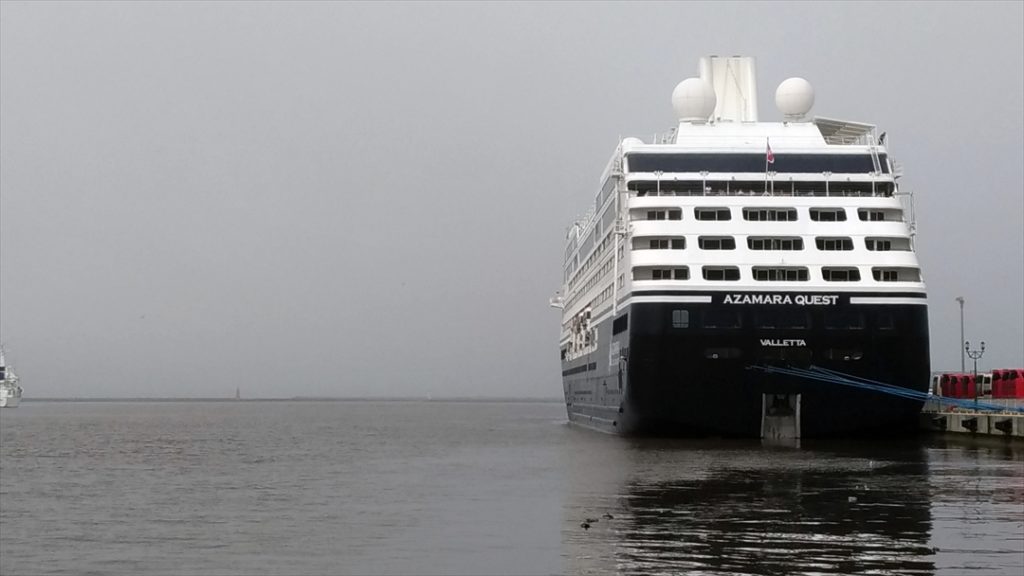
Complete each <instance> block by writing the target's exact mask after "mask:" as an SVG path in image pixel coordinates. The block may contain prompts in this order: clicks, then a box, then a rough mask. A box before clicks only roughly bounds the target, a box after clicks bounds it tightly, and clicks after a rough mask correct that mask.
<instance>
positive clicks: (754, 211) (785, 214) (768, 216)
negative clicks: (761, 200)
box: [743, 208, 796, 222]
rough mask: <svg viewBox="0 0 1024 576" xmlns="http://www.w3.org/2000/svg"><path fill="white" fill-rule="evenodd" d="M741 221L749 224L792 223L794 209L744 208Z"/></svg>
mask: <svg viewBox="0 0 1024 576" xmlns="http://www.w3.org/2000/svg"><path fill="white" fill-rule="evenodd" d="M743 219H744V220H749V221H751V222H793V221H795V220H796V208H744V209H743Z"/></svg>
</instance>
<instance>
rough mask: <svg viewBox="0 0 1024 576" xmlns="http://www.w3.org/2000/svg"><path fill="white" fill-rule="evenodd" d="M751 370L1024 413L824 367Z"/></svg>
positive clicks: (974, 406)
mask: <svg viewBox="0 0 1024 576" xmlns="http://www.w3.org/2000/svg"><path fill="white" fill-rule="evenodd" d="M749 369H751V370H760V371H761V372H765V373H766V374H782V375H784V376H793V377H796V378H803V379H806V380H815V381H818V382H825V383H829V384H839V385H842V386H850V387H852V388H859V389H861V390H871V391H874V392H881V393H883V394H889V395H892V396H898V397H900V398H907V399H910V400H921V401H926V400H932V401H937V402H939V403H940V404H948V405H950V406H956V407H958V408H965V409H971V410H983V411H986V412H1020V413H1024V407H1021V406H1017V407H1009V406H1000V405H998V404H989V403H987V402H978V401H977V400H967V399H962V398H947V397H945V396H935V395H933V394H931V393H929V392H919V391H917V390H911V389H909V388H904V387H902V386H896V385H893V384H887V383H885V382H879V381H876V380H870V379H868V378H861V377H859V376H854V375H852V374H844V373H843V372H839V371H837V370H829V369H827V368H821V367H819V366H811V367H810V369H804V368H792V367H788V368H784V367H780V366H765V365H757V366H750V367H749Z"/></svg>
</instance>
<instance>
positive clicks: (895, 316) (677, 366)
mask: <svg viewBox="0 0 1024 576" xmlns="http://www.w3.org/2000/svg"><path fill="white" fill-rule="evenodd" d="M634 296H635V295H634ZM851 296H854V297H855V298H857V299H859V300H861V301H871V300H873V299H878V298H883V297H886V296H889V295H881V294H871V295H863V294H861V295H857V294H854V295H849V294H847V295H838V296H833V297H834V298H835V300H834V301H833V303H832V304H831V305H827V306H796V305H779V304H757V303H754V304H735V303H724V302H723V301H722V300H723V297H724V296H723V295H722V294H715V295H712V296H711V300H712V301H711V302H710V303H678V302H658V303H639V304H638V303H634V304H631V305H628V306H625V307H623V308H621V309H620V310H619V311H618V313H617V314H616V318H619V322H618V323H617V325H616V326H617V329H618V333H613V332H614V331H615V330H614V329H613V320H614V319H613V318H608V319H606V320H605V321H602V322H601V324H600V325H599V326H598V346H597V349H596V350H595V351H594V352H593V353H592V354H589V355H588V356H586V357H584V358H577V359H574V360H571V361H567V362H563V385H564V390H565V400H566V405H567V409H568V413H569V418H570V420H571V421H573V422H575V423H578V424H582V425H585V426H589V427H593V428H598V429H601V430H605V431H610V432H616V433H622V434H642V435H666V436H668V435H687V436H706V435H713V436H738V437H759V436H761V435H762V418H763V416H764V415H765V413H766V408H770V407H768V406H767V404H770V403H771V401H772V400H771V399H772V398H775V397H778V396H786V397H795V396H796V395H799V422H800V433H799V435H800V436H801V437H805V438H807V437H829V436H833V437H834V436H853V435H869V434H894V433H901V432H906V433H910V432H912V431H913V430H914V427H915V425H916V422H917V414H918V413H919V412H920V409H921V402H920V401H913V400H907V399H904V398H900V397H896V396H892V395H888V394H882V393H879V392H874V391H869V390H864V389H858V388H853V387H848V386H843V385H839V384H835V383H830V382H817V381H813V380H808V379H804V378H797V377H793V376H785V375H779V374H768V373H765V372H763V371H761V370H757V369H756V367H759V366H780V367H794V368H809V367H810V366H816V367H820V368H826V369H830V370H835V371H838V372H842V373H844V374H849V375H854V376H858V377H861V378H867V379H871V380H875V381H879V382H885V383H888V384H893V385H898V386H902V387H905V388H908V389H911V390H915V391H919V392H924V391H926V390H927V388H928V379H929V374H930V365H929V350H928V318H927V306H926V305H924V303H923V302H924V300H923V295H921V294H909V295H907V294H905V295H898V296H895V297H892V296H889V297H887V298H886V300H879V301H880V302H888V303H879V304H871V303H867V304H865V303H853V304H852V303H851V300H850V297H851ZM858 297H859V298H858ZM918 299H919V300H918ZM909 301H919V302H921V303H920V304H918V303H912V304H909V303H899V302H909ZM893 302H896V303H893ZM681 310H682V311H685V312H686V322H682V321H681V320H682V319H681V317H680V312H678V311H681ZM623 317H626V318H627V319H626V320H625V321H623V320H622V318H623ZM780 317H781V320H780ZM786 318H788V319H789V322H788V324H789V327H784V326H786V325H787V320H786ZM794 318H796V319H797V320H796V321H794V320H793V319H794ZM613 345H614V346H615V347H616V348H617V349H618V351H617V353H615V352H614V350H613V349H612V348H613ZM766 395H768V396H766Z"/></svg>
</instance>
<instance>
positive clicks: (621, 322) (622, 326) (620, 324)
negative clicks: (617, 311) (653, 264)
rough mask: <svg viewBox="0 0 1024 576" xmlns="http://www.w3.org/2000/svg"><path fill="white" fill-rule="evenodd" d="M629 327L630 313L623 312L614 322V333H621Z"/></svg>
mask: <svg viewBox="0 0 1024 576" xmlns="http://www.w3.org/2000/svg"><path fill="white" fill-rule="evenodd" d="M628 327H629V314H623V315H622V316H619V317H618V318H616V319H615V321H614V322H612V334H620V333H622V332H623V331H625V330H626V328H628Z"/></svg>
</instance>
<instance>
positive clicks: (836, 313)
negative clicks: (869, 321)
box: [824, 310, 864, 330]
mask: <svg viewBox="0 0 1024 576" xmlns="http://www.w3.org/2000/svg"><path fill="white" fill-rule="evenodd" d="M824 320H825V329H826V330H863V329H864V315H863V314H861V313H860V312H858V311H856V310H826V311H825V319H824Z"/></svg>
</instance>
